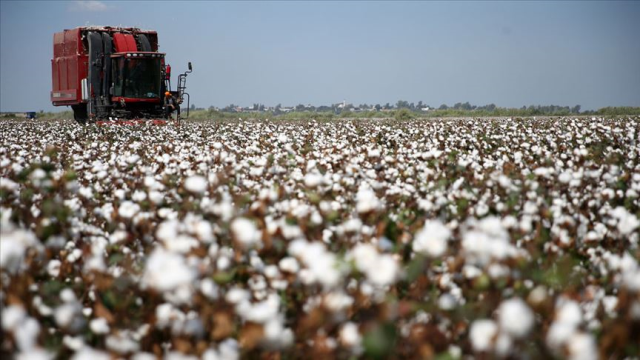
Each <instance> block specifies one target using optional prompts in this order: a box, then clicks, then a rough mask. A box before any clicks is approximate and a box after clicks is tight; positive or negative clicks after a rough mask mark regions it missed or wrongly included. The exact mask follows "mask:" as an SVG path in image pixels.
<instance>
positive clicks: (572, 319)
mask: <svg viewBox="0 0 640 360" xmlns="http://www.w3.org/2000/svg"><path fill="white" fill-rule="evenodd" d="M555 321H556V322H559V323H564V324H568V325H572V326H578V325H579V324H580V323H581V322H582V310H580V305H578V303H577V302H575V301H572V300H569V301H565V302H564V303H563V304H562V305H561V306H560V309H559V310H556V319H555Z"/></svg>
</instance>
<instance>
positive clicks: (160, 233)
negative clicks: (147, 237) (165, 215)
mask: <svg viewBox="0 0 640 360" xmlns="http://www.w3.org/2000/svg"><path fill="white" fill-rule="evenodd" d="M179 225H180V223H179V222H178V221H177V220H168V221H164V222H162V223H161V224H160V225H158V228H157V230H156V237H157V238H158V240H161V241H163V242H164V241H171V240H172V239H175V238H176V237H177V236H178V227H179Z"/></svg>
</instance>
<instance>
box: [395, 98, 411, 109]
mask: <svg viewBox="0 0 640 360" xmlns="http://www.w3.org/2000/svg"><path fill="white" fill-rule="evenodd" d="M396 108H398V109H409V108H410V106H409V102H408V101H405V100H398V102H397V103H396Z"/></svg>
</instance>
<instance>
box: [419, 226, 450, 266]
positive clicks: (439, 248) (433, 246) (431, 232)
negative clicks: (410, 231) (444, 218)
mask: <svg viewBox="0 0 640 360" xmlns="http://www.w3.org/2000/svg"><path fill="white" fill-rule="evenodd" d="M450 236H451V231H450V230H449V229H448V228H447V227H446V226H444V224H442V222H440V221H439V220H433V221H427V222H426V223H425V224H424V227H423V228H422V230H420V231H419V232H418V233H417V234H416V236H415V239H414V240H413V251H415V252H417V253H420V254H425V255H427V256H430V257H439V256H442V255H443V254H444V253H445V252H446V251H447V242H448V240H449V237H450Z"/></svg>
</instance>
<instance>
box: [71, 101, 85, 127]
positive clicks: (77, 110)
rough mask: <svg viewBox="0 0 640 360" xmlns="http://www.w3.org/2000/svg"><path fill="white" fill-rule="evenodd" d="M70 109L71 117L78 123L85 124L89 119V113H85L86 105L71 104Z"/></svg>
mask: <svg viewBox="0 0 640 360" xmlns="http://www.w3.org/2000/svg"><path fill="white" fill-rule="evenodd" d="M71 109H73V119H74V120H75V121H76V122H77V123H78V124H80V125H85V124H86V123H87V120H88V119H89V114H88V113H87V106H86V105H84V104H83V105H72V106H71Z"/></svg>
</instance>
